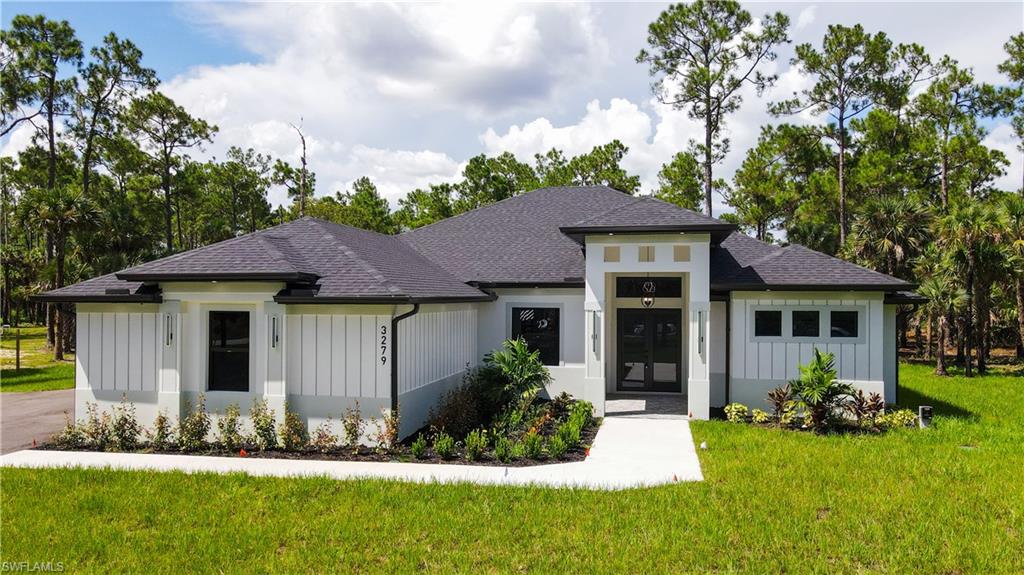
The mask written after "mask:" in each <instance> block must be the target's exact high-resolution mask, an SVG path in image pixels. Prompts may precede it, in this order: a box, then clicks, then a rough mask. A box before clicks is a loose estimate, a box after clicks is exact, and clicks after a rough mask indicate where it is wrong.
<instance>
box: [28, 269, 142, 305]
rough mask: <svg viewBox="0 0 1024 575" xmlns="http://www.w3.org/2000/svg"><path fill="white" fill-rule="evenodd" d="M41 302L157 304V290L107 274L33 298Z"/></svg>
mask: <svg viewBox="0 0 1024 575" xmlns="http://www.w3.org/2000/svg"><path fill="white" fill-rule="evenodd" d="M35 298H36V299H39V300H41V301H51V302H82V303H87V302H159V301H161V298H160V293H159V291H158V290H153V289H151V288H150V286H146V285H144V284H143V283H142V282H129V281H124V280H120V279H117V275H116V274H107V275H104V276H99V277H94V278H92V279H89V280H85V281H82V282H78V283H76V284H74V285H69V286H67V287H62V288H60V289H55V290H50V291H48V292H45V293H42V294H39V295H37V296H35Z"/></svg>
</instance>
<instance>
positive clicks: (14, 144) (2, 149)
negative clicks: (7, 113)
mask: <svg viewBox="0 0 1024 575" xmlns="http://www.w3.org/2000/svg"><path fill="white" fill-rule="evenodd" d="M35 134H36V129H35V127H34V126H33V125H32V124H31V123H29V122H22V124H21V125H20V126H18V127H17V128H15V129H14V131H12V132H11V133H9V134H7V136H5V139H4V141H3V142H0V158H14V157H16V156H17V155H18V154H20V153H21V152H22V151H24V150H25V149H26V148H28V147H29V146H30V145H31V144H32V138H33V137H34V136H35Z"/></svg>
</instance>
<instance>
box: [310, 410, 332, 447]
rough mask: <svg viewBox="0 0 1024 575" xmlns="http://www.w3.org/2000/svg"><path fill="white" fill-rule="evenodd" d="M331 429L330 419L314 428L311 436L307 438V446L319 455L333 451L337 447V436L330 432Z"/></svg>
mask: <svg viewBox="0 0 1024 575" xmlns="http://www.w3.org/2000/svg"><path fill="white" fill-rule="evenodd" d="M333 427H334V426H333V424H332V422H331V418H330V417H328V418H327V421H324V422H323V423H321V424H320V425H318V426H316V429H315V430H313V435H312V436H310V438H309V446H310V447H312V448H313V449H314V450H316V451H319V452H320V453H327V452H328V451H331V450H332V449H334V447H335V446H336V445H338V436H337V435H335V434H334V433H333V432H332V431H331V430H332V429H333Z"/></svg>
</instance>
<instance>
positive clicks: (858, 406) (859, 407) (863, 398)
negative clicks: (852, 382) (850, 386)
mask: <svg viewBox="0 0 1024 575" xmlns="http://www.w3.org/2000/svg"><path fill="white" fill-rule="evenodd" d="M884 409H885V401H884V400H883V399H882V396H881V395H879V394H877V393H872V394H871V395H864V390H862V389H858V390H856V391H855V392H854V393H853V394H852V395H851V396H850V399H849V401H847V403H846V410H847V411H849V412H850V415H852V416H853V419H854V421H856V422H857V425H859V426H864V425H874V421H875V418H877V417H878V415H879V414H880V413H882V410H884Z"/></svg>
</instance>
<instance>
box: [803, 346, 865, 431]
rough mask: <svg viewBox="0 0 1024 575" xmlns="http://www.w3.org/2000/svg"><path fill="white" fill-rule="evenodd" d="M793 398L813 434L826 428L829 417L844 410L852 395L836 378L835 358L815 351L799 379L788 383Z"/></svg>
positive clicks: (851, 391)
mask: <svg viewBox="0 0 1024 575" xmlns="http://www.w3.org/2000/svg"><path fill="white" fill-rule="evenodd" d="M789 387H790V389H791V391H792V393H793V397H794V398H796V400H797V401H798V402H799V403H800V405H801V407H803V408H804V409H805V410H806V411H807V414H808V416H810V418H811V425H812V427H814V429H815V430H816V431H822V430H824V429H825V428H826V427H827V426H828V421H829V418H830V417H831V415H832V414H833V413H834V412H835V411H837V410H839V409H841V408H842V407H844V406H845V405H846V401H847V400H848V398H849V397H850V396H852V395H853V392H854V389H853V386H851V385H849V384H846V383H841V382H840V381H839V380H838V379H837V378H836V367H835V356H833V355H832V354H831V353H821V352H820V351H818V349H817V348H815V350H814V358H813V359H811V361H810V362H808V363H807V365H802V366H800V379H794V380H792V381H790V382H789Z"/></svg>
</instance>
